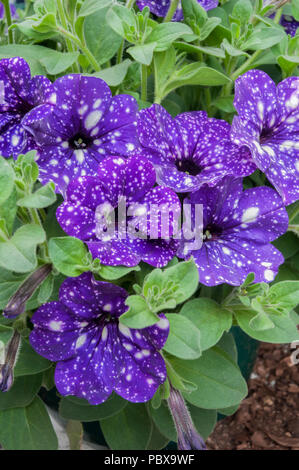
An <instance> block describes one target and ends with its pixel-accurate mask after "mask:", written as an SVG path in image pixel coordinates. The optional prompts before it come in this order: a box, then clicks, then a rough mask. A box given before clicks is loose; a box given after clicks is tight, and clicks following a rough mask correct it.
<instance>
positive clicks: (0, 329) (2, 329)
mask: <svg viewBox="0 0 299 470" xmlns="http://www.w3.org/2000/svg"><path fill="white" fill-rule="evenodd" d="M13 332H14V330H13V328H11V327H10V326H5V325H0V341H1V344H2V347H3V345H4V346H5V345H6V344H7V343H8V342H9V341H10V339H11V337H12V335H13ZM2 353H3V351H2ZM0 364H1V361H0Z"/></svg>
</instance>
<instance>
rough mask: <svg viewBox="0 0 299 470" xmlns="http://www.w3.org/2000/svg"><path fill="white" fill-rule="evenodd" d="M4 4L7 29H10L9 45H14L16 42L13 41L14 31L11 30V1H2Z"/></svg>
mask: <svg viewBox="0 0 299 470" xmlns="http://www.w3.org/2000/svg"><path fill="white" fill-rule="evenodd" d="M2 3H3V6H4V11H5V16H6V23H7V29H8V44H13V42H14V41H13V33H12V30H11V29H9V28H10V26H11V24H12V19H11V11H10V4H9V0H2Z"/></svg>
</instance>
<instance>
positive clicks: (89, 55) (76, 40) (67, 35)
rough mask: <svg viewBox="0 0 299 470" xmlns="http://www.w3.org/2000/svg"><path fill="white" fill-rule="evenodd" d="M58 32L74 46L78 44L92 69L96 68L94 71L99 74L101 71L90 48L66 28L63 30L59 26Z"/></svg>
mask: <svg viewBox="0 0 299 470" xmlns="http://www.w3.org/2000/svg"><path fill="white" fill-rule="evenodd" d="M57 29H58V31H59V32H60V34H61V35H62V36H64V37H65V38H69V39H70V40H71V41H72V42H73V43H74V44H76V45H77V46H78V47H79V49H81V51H82V53H83V54H84V55H85V56H86V57H87V59H88V60H89V63H90V65H92V67H93V68H94V70H95V71H96V72H99V71H100V70H101V68H100V66H99V64H98V62H97V60H96V58H95V57H94V55H93V54H92V53H91V52H90V50H89V49H88V47H86V46H85V44H83V43H82V42H81V41H80V39H79V38H78V37H77V36H75V35H74V34H72V33H70V32H69V31H67V30H66V29H64V28H61V27H59V26H58V28H57Z"/></svg>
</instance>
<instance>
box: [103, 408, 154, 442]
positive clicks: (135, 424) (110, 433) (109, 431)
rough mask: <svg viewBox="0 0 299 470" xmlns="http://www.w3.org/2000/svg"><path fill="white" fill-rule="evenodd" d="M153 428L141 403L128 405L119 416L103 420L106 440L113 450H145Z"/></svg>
mask: <svg viewBox="0 0 299 470" xmlns="http://www.w3.org/2000/svg"><path fill="white" fill-rule="evenodd" d="M151 428H152V424H151V420H150V418H149V415H148V413H147V410H146V407H145V406H144V405H143V404H140V403H128V405H127V406H126V407H125V408H124V409H123V410H122V411H121V412H120V413H118V414H117V415H114V416H112V417H110V418H107V419H103V420H101V429H102V431H103V434H104V437H105V440H106V442H107V444H108V446H109V448H110V449H112V450H143V449H145V448H146V447H147V444H148V442H149V440H150V437H151Z"/></svg>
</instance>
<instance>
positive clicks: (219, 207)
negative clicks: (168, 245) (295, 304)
mask: <svg viewBox="0 0 299 470" xmlns="http://www.w3.org/2000/svg"><path fill="white" fill-rule="evenodd" d="M189 202H191V203H193V204H202V205H203V210H204V214H203V215H204V217H203V225H204V227H203V241H202V246H201V248H197V247H195V248H193V247H192V245H191V243H190V242H188V243H189V244H187V243H186V241H183V240H182V241H181V243H180V247H179V250H178V256H179V257H182V258H188V257H190V256H191V255H192V256H193V257H194V260H195V263H196V265H197V267H198V271H199V278H200V279H199V280H200V282H201V283H202V284H206V285H209V286H213V285H217V284H222V283H228V284H231V285H240V284H242V282H243V281H244V280H245V278H246V276H247V274H249V273H250V272H254V273H255V276H256V278H255V280H256V282H271V281H273V279H274V277H275V275H276V273H277V271H278V267H279V265H280V264H282V263H283V256H282V255H281V253H280V252H279V251H278V250H276V248H274V247H273V246H272V245H271V244H270V243H269V242H270V241H272V240H274V239H275V238H277V237H279V236H280V235H283V233H285V232H286V230H287V227H288V215H287V212H286V210H285V208H284V204H283V201H282V200H281V198H280V197H279V195H278V194H277V193H276V191H274V190H273V189H271V188H267V187H258V188H252V189H247V190H246V191H244V192H242V180H240V179H239V180H238V179H237V180H236V179H232V178H224V180H223V181H222V182H221V184H219V185H218V186H217V187H214V188H209V187H204V188H201V189H200V190H198V191H197V192H195V193H193V194H192V195H191V197H190V201H189ZM193 246H194V245H193Z"/></svg>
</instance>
